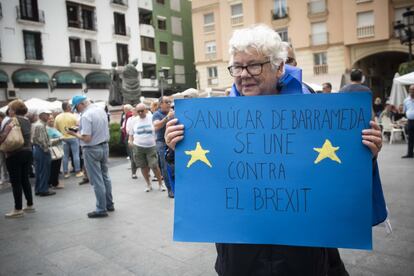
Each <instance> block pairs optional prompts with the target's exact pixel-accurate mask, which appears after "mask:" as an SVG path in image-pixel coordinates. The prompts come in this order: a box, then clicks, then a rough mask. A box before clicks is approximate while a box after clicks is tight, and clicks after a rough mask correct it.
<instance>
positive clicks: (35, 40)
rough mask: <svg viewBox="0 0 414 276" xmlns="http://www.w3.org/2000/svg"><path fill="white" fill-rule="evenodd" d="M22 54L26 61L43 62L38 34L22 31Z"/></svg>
mask: <svg viewBox="0 0 414 276" xmlns="http://www.w3.org/2000/svg"><path fill="white" fill-rule="evenodd" d="M23 40H24V53H25V56H26V59H28V60H43V54H42V39H41V34H40V32H29V31H23Z"/></svg>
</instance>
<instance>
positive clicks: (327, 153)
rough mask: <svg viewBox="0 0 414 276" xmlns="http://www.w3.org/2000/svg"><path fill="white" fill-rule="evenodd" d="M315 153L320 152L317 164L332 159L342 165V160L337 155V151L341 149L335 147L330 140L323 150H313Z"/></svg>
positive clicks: (324, 144)
mask: <svg viewBox="0 0 414 276" xmlns="http://www.w3.org/2000/svg"><path fill="white" fill-rule="evenodd" d="M313 150H314V151H316V152H319V155H318V157H317V158H316V160H315V161H314V163H315V164H318V163H319V162H320V161H322V160H323V159H325V158H330V159H331V160H332V161H336V162H338V163H341V160H340V159H339V158H338V156H337V155H336V153H335V151H337V150H339V147H333V146H332V144H331V141H329V140H328V139H326V140H325V143H323V145H322V147H321V148H313Z"/></svg>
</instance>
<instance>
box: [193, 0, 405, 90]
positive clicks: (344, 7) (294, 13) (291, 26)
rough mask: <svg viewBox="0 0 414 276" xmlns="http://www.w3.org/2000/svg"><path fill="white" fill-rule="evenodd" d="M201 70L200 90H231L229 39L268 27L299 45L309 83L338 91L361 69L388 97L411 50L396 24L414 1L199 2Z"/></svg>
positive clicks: (301, 64) (197, 45) (197, 54)
mask: <svg viewBox="0 0 414 276" xmlns="http://www.w3.org/2000/svg"><path fill="white" fill-rule="evenodd" d="M192 3H193V6H192V9H193V15H192V16H193V32H194V52H195V64H196V70H197V72H198V73H199V83H200V88H201V89H202V90H203V89H205V88H216V89H225V88H227V87H229V86H230V85H231V83H232V79H231V77H230V75H229V74H228V72H227V69H226V67H227V66H228V61H229V56H228V40H229V39H230V37H231V34H232V32H233V30H234V29H237V28H240V27H245V26H250V25H252V24H258V23H264V24H267V25H269V26H271V27H272V28H273V29H274V30H275V31H277V32H278V33H279V35H280V36H281V38H282V40H284V41H288V42H290V43H291V44H292V45H293V48H294V49H295V52H296V58H297V62H298V66H299V67H301V68H302V69H303V80H304V81H306V82H308V83H315V84H319V85H320V84H322V83H323V82H331V83H332V85H333V88H334V90H338V89H339V88H340V86H341V81H343V79H346V76H347V74H348V72H349V70H350V69H351V68H361V69H362V70H363V71H364V73H365V75H366V77H367V81H368V85H369V86H370V87H371V88H372V89H373V91H374V93H375V95H376V96H381V97H383V98H386V96H387V95H388V94H389V92H390V89H391V84H392V78H393V76H394V73H395V72H396V71H397V69H398V65H399V64H400V63H401V62H404V61H406V60H407V58H408V48H407V47H406V46H403V45H400V42H399V40H398V38H396V37H395V32H394V30H393V23H394V22H395V21H397V20H401V18H402V13H403V12H404V11H405V10H406V8H407V7H410V6H412V1H410V0H391V1H389V0H335V1H334V0H261V1H248V0H228V1H218V0H202V1H201V0H193V1H192Z"/></svg>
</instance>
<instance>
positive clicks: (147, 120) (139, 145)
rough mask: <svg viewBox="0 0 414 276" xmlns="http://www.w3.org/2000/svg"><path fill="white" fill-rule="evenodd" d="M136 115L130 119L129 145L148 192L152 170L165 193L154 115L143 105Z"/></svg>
mask: <svg viewBox="0 0 414 276" xmlns="http://www.w3.org/2000/svg"><path fill="white" fill-rule="evenodd" d="M136 113H137V114H138V115H137V116H136V117H131V118H130V119H129V120H131V122H130V126H129V128H128V133H129V141H128V143H129V145H131V149H132V156H133V158H134V162H135V164H136V165H137V167H138V168H140V169H141V173H142V176H143V177H144V179H145V182H146V184H147V187H146V188H145V191H146V192H149V191H151V190H152V186H151V181H150V174H149V172H150V168H151V169H152V171H153V173H154V175H155V177H156V178H157V180H158V185H159V190H160V191H165V190H166V189H165V186H164V185H163V184H162V178H161V172H160V169H159V167H158V158H157V148H156V144H155V136H154V135H155V131H154V126H153V124H152V115H151V114H148V110H147V108H146V107H145V105H144V104H143V103H140V104H137V106H136Z"/></svg>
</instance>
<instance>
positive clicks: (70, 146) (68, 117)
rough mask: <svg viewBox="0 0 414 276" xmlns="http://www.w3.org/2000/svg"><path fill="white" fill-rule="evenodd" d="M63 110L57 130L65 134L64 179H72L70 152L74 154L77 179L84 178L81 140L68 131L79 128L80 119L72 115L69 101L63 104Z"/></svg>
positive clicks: (56, 126) (56, 120)
mask: <svg viewBox="0 0 414 276" xmlns="http://www.w3.org/2000/svg"><path fill="white" fill-rule="evenodd" d="M62 110H63V112H62V113H60V114H59V115H57V116H56V118H55V128H56V129H57V130H58V131H59V132H60V133H62V134H63V137H62V138H63V152H64V154H63V176H64V178H69V177H70V172H69V159H70V152H72V157H73V165H74V169H75V174H76V177H82V176H83V173H82V171H81V166H80V157H79V140H78V139H77V138H76V137H74V136H72V135H69V134H68V133H67V131H66V130H67V129H69V128H72V127H76V126H77V124H78V118H77V117H76V116H75V114H73V113H72V107H71V105H70V104H69V103H68V102H67V101H65V102H63V103H62Z"/></svg>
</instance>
